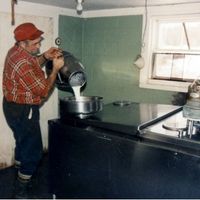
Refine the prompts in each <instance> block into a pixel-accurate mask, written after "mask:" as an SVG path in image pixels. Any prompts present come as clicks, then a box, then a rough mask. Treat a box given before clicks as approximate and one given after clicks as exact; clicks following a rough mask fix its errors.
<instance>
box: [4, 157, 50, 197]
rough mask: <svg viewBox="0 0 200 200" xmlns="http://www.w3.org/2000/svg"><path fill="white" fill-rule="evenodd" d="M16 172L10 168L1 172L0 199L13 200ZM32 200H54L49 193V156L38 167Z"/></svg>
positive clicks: (31, 195)
mask: <svg viewBox="0 0 200 200" xmlns="http://www.w3.org/2000/svg"><path fill="white" fill-rule="evenodd" d="M15 176H16V170H15V168H14V167H9V168H6V169H2V170H0V198H1V199H11V198H12V194H13V187H14V179H15ZM30 198H34V199H52V195H51V194H50V192H49V176H48V154H45V155H44V157H43V159H42V160H41V163H40V165H39V167H38V171H37V174H36V178H35V179H34V182H33V188H32V190H31V194H30Z"/></svg>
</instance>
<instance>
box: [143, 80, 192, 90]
mask: <svg viewBox="0 0 200 200" xmlns="http://www.w3.org/2000/svg"><path fill="white" fill-rule="evenodd" d="M189 84H190V83H183V82H177V81H163V80H153V79H148V80H146V82H140V85H139V86H140V88H148V89H157V90H167V91H174V92H187V91H188V86H189Z"/></svg>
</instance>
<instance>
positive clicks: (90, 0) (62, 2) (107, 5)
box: [18, 0, 200, 11]
mask: <svg viewBox="0 0 200 200" xmlns="http://www.w3.org/2000/svg"><path fill="white" fill-rule="evenodd" d="M20 1H26V2H32V3H38V4H45V5H52V6H57V7H62V8H69V9H75V8H76V0H18V2H19V3H20ZM188 3H200V0H147V5H148V6H160V5H174V4H188ZM144 5H145V0H84V2H83V7H84V10H85V11H90V10H102V9H116V8H133V7H141V6H144Z"/></svg>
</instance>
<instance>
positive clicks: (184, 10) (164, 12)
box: [139, 3, 200, 92]
mask: <svg viewBox="0 0 200 200" xmlns="http://www.w3.org/2000/svg"><path fill="white" fill-rule="evenodd" d="M199 10H200V3H195V4H187V5H181V6H180V5H177V6H173V5H172V6H163V7H149V8H148V12H147V15H148V16H147V22H145V20H144V21H143V27H145V23H147V24H146V33H145V37H144V41H143V44H142V49H141V55H142V57H143V58H144V61H145V66H144V68H142V69H141V70H140V83H139V86H140V87H141V88H149V89H158V90H168V91H176V92H187V90H188V85H189V84H190V83H188V82H179V81H166V80H155V79H151V72H152V52H153V46H154V43H153V42H154V40H153V38H154V35H155V34H156V33H155V26H156V20H172V19H178V18H180V19H184V18H185V19H187V20H188V18H190V19H191V20H192V19H194V18H199V19H200V13H199ZM144 19H145V17H144Z"/></svg>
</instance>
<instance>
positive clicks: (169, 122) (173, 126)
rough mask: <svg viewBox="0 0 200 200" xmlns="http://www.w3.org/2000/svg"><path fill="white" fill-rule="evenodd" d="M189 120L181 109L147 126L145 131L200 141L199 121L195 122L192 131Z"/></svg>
mask: <svg viewBox="0 0 200 200" xmlns="http://www.w3.org/2000/svg"><path fill="white" fill-rule="evenodd" d="M188 122H189V121H188V119H187V118H184V117H183V112H182V111H180V112H178V113H176V114H174V115H172V116H170V117H168V118H166V119H164V120H162V121H160V122H159V123H156V124H154V125H152V126H149V127H147V128H146V129H145V131H144V132H143V133H146V132H150V133H155V134H162V135H166V136H170V137H176V138H180V139H187V138H189V139H194V140H197V139H199V141H200V134H199V127H200V124H199V122H198V121H195V122H194V124H193V129H192V131H191V130H189V128H188V126H189V124H188ZM190 132H191V133H190ZM190 134H191V135H190Z"/></svg>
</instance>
